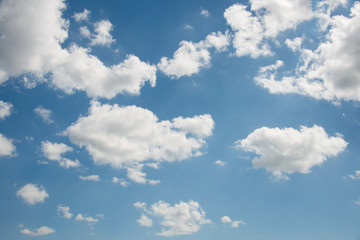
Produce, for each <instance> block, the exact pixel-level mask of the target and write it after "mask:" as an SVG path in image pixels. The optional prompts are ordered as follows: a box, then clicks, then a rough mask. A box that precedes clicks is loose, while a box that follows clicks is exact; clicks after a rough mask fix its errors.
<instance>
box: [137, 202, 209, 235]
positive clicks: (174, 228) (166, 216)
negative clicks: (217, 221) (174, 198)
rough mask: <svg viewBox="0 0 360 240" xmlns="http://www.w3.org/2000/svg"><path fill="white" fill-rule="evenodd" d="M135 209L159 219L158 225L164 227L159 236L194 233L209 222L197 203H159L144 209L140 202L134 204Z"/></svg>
mask: <svg viewBox="0 0 360 240" xmlns="http://www.w3.org/2000/svg"><path fill="white" fill-rule="evenodd" d="M134 205H135V206H136V207H137V208H140V209H143V210H144V211H145V212H146V213H147V214H148V215H151V216H153V217H158V218H161V222H160V224H161V225H162V226H163V227H165V228H164V229H162V231H161V232H159V233H157V235H160V236H166V237H170V236H177V235H188V234H193V233H196V232H198V231H199V230H200V226H201V225H203V224H209V223H211V221H210V220H209V219H206V217H205V215H206V214H205V212H204V211H203V210H202V209H201V207H200V204H199V203H198V202H195V201H192V200H190V201H189V202H182V201H180V203H178V204H174V205H170V204H169V203H166V202H163V201H159V202H157V203H154V204H153V205H151V207H150V208H149V209H146V207H145V206H146V205H145V204H144V203H141V202H137V203H135V204H134ZM150 220H151V219H150Z"/></svg>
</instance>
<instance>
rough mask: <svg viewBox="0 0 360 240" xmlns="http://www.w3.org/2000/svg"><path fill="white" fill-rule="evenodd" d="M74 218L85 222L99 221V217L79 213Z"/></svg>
mask: <svg viewBox="0 0 360 240" xmlns="http://www.w3.org/2000/svg"><path fill="white" fill-rule="evenodd" d="M75 220H76V221H84V222H87V223H97V222H98V221H99V219H97V218H93V217H86V216H83V215H82V214H81V213H79V214H78V215H76V217H75Z"/></svg>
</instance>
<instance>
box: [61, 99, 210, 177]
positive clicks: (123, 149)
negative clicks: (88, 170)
mask: <svg viewBox="0 0 360 240" xmlns="http://www.w3.org/2000/svg"><path fill="white" fill-rule="evenodd" d="M213 128H214V121H213V120H212V118H211V116H210V115H208V114H205V115H200V116H194V117H193V118H182V117H178V118H175V119H173V120H172V121H159V119H158V118H157V117H156V115H155V114H154V113H152V112H151V111H149V110H147V109H144V108H140V107H136V106H118V105H117V104H115V105H109V104H101V103H99V102H97V101H92V103H91V106H90V109H89V113H88V116H81V117H79V119H78V120H77V121H76V122H75V123H73V124H72V125H71V126H69V127H68V128H67V129H66V130H65V131H64V132H63V134H64V135H66V136H68V137H69V138H70V140H71V142H72V143H74V144H76V145H78V146H80V147H86V150H87V151H88V152H89V154H90V155H91V156H92V158H93V160H94V162H95V163H96V164H109V165H111V166H112V167H114V168H126V169H127V170H128V177H129V178H130V179H131V180H133V181H135V182H139V183H150V184H156V183H157V182H153V181H152V180H147V179H146V178H145V177H146V174H145V173H142V172H141V169H142V167H143V164H144V163H160V162H173V161H181V160H184V159H187V158H190V157H193V156H198V155H201V152H200V149H201V148H202V147H203V146H204V145H205V140H204V138H206V137H209V136H210V135H212V130H213Z"/></svg>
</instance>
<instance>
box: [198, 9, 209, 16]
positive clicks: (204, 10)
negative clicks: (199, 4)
mask: <svg viewBox="0 0 360 240" xmlns="http://www.w3.org/2000/svg"><path fill="white" fill-rule="evenodd" d="M200 14H201V15H203V16H204V17H208V16H210V13H209V11H208V10H206V9H202V10H201V12H200Z"/></svg>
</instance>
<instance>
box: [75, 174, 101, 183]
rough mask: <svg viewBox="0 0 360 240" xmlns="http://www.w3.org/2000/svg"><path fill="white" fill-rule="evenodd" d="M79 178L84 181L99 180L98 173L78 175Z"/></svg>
mask: <svg viewBox="0 0 360 240" xmlns="http://www.w3.org/2000/svg"><path fill="white" fill-rule="evenodd" d="M79 178H80V179H81V180H84V181H94V182H99V181H100V180H101V179H100V177H99V175H89V176H79Z"/></svg>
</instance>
